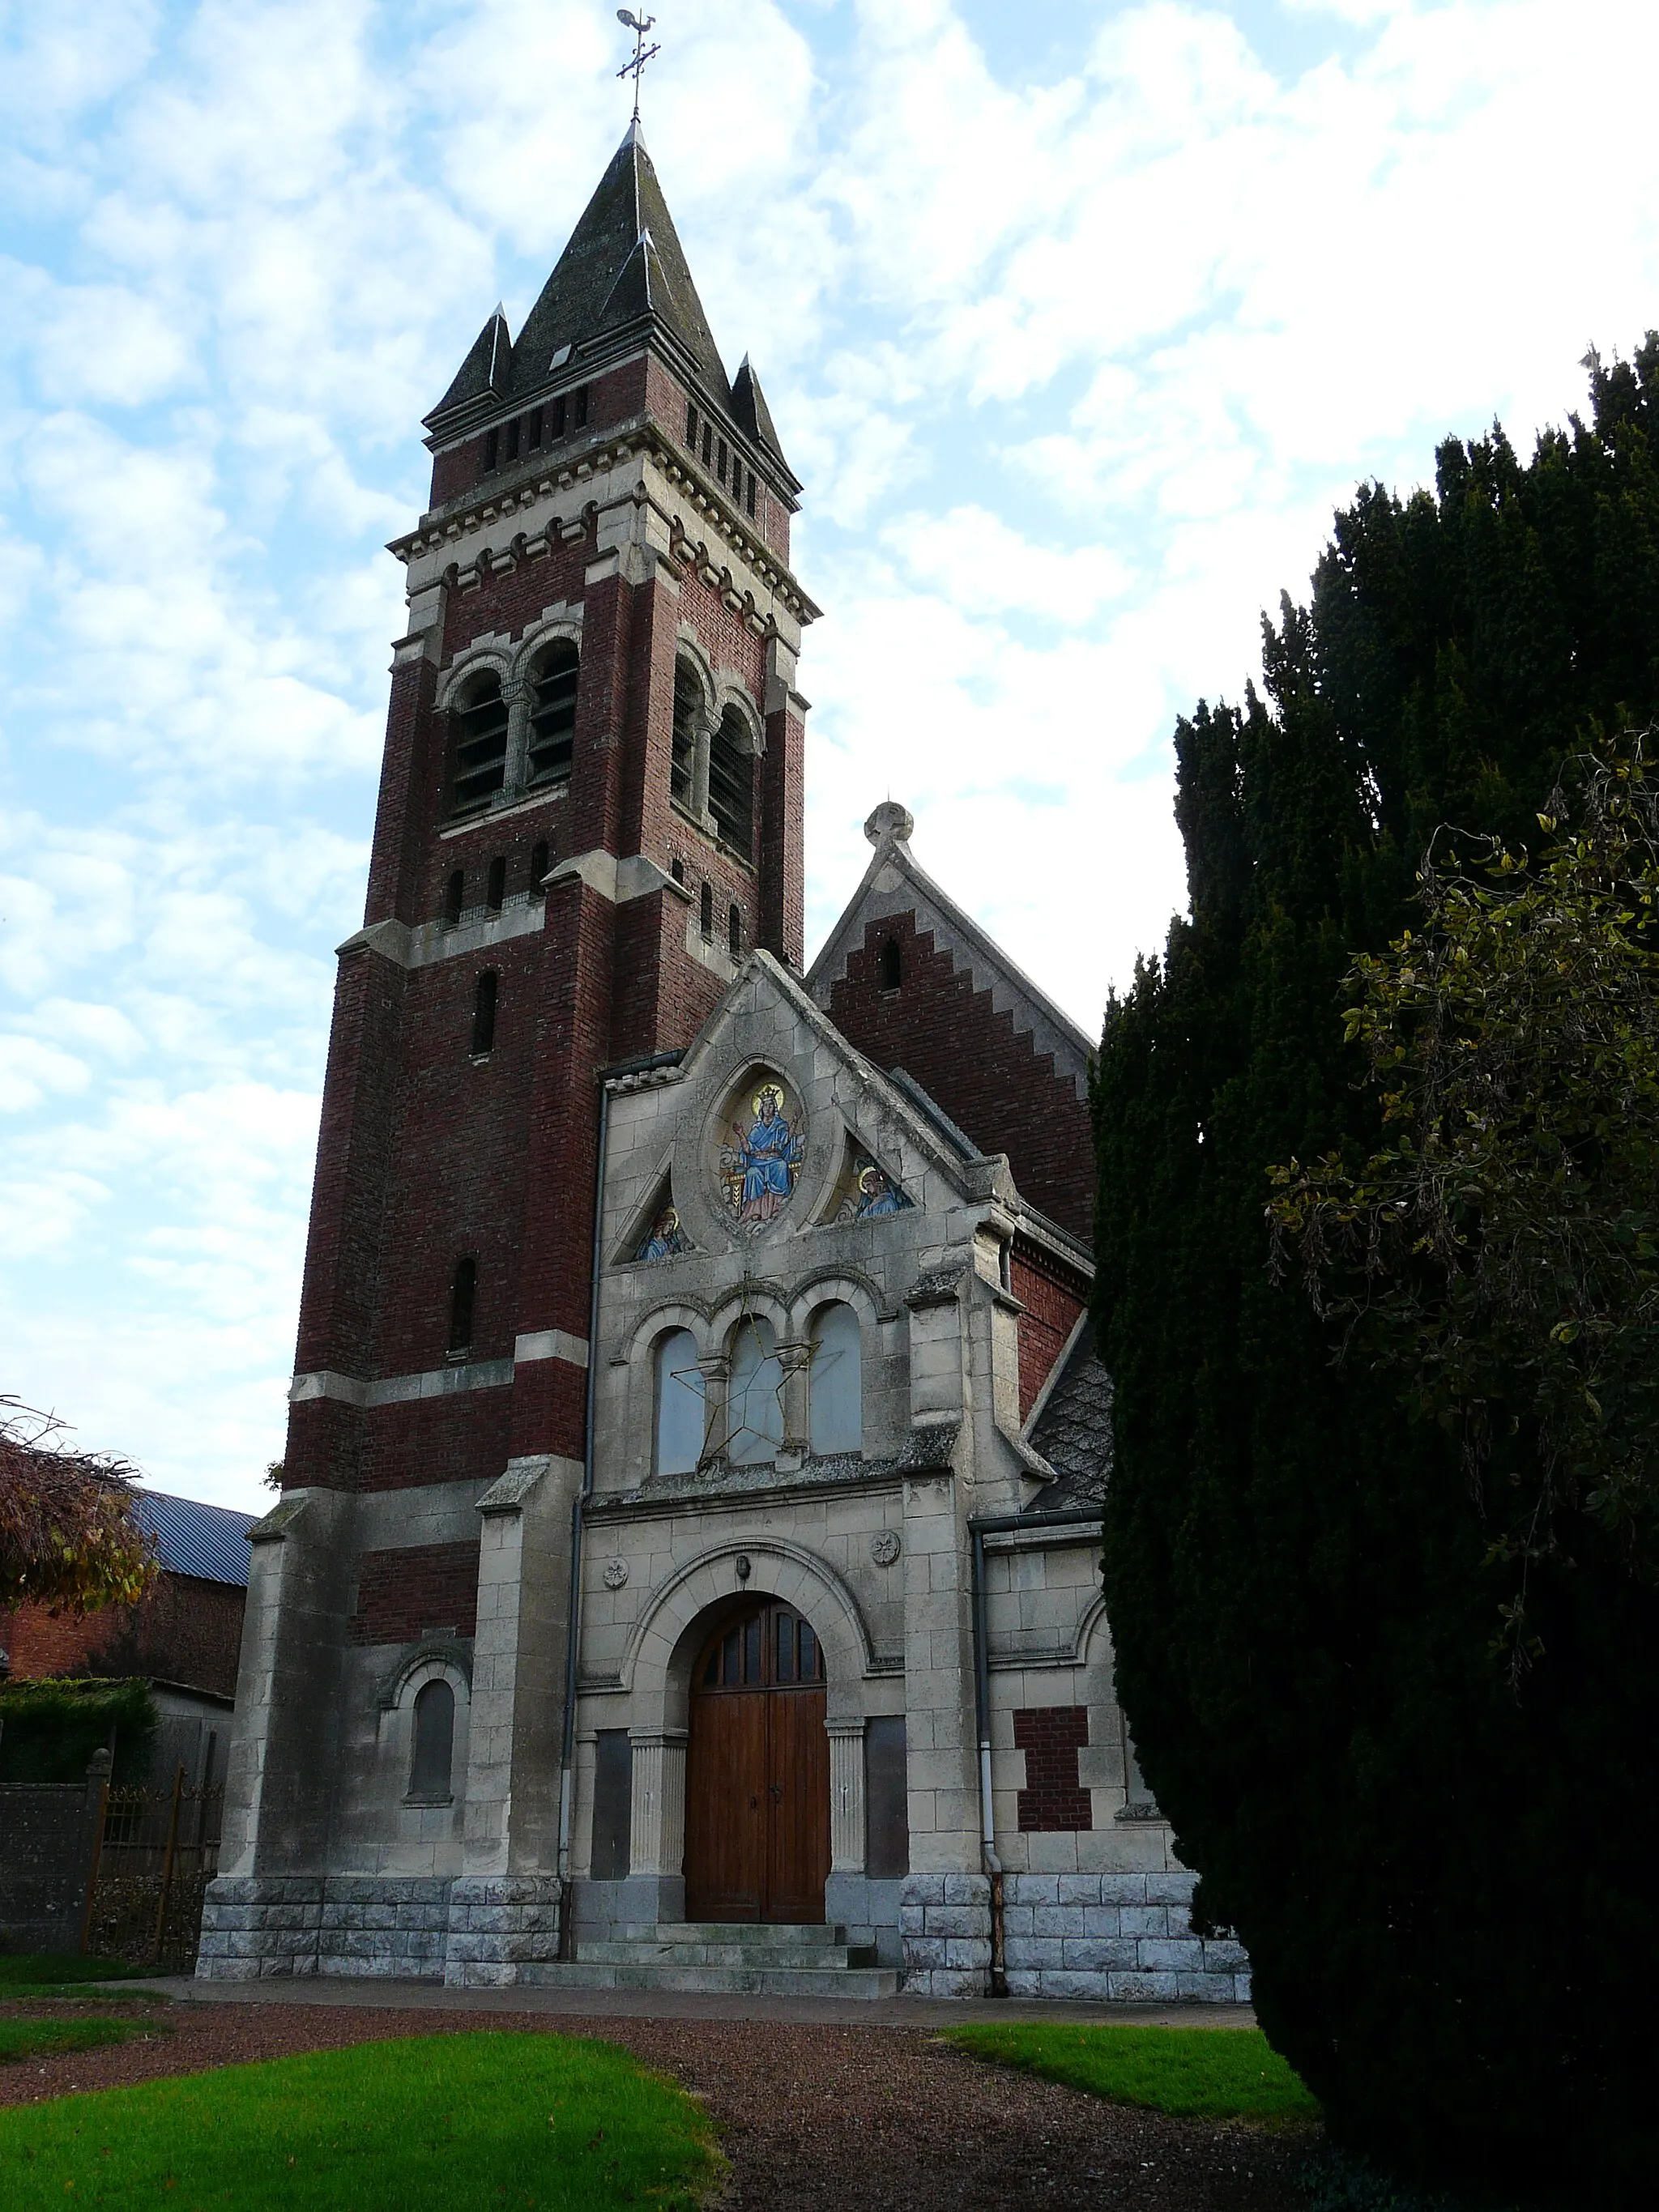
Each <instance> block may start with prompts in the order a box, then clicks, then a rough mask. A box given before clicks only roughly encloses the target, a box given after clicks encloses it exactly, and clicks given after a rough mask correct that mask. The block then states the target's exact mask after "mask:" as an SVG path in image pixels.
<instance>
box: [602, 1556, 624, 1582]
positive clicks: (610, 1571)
mask: <svg viewBox="0 0 1659 2212" xmlns="http://www.w3.org/2000/svg"><path fill="white" fill-rule="evenodd" d="M627 1580H628V1562H627V1560H626V1559H607V1560H606V1561H605V1588H606V1589H621V1588H622V1586H623V1583H625V1582H626V1581H627Z"/></svg>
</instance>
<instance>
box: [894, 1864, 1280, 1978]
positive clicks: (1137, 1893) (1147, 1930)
mask: <svg viewBox="0 0 1659 2212" xmlns="http://www.w3.org/2000/svg"><path fill="white" fill-rule="evenodd" d="M1197 1880H1198V1877H1197V1876H1196V1875H1193V1874H1188V1873H1185V1872H1182V1871H1176V1872H1173V1873H1169V1874H1011V1875H1007V1876H1006V1880H1005V1882H1004V1888H1003V1917H1004V1945H1005V1951H1006V1963H1007V1969H1008V1994H1009V1996H1017V1997H1068V1998H1072V1999H1074V2000H1083V2001H1085V2002H1094V2003H1098V2002H1101V2001H1102V2000H1104V2001H1106V2002H1109V2003H1114V2004H1174V2003H1176V2002H1183V2001H1184V2002H1194V2001H1196V2002H1200V2003H1203V2004H1248V2003H1249V1996H1250V1962H1249V1959H1248V1958H1247V1956H1246V1955H1245V1952H1244V1948H1243V1945H1242V1944H1240V1943H1235V1942H1230V1941H1227V1940H1225V1939H1222V1938H1218V1937H1215V1936H1208V1937H1200V1936H1195V1935H1194V1933H1193V1929H1192V1918H1191V1907H1192V1899H1193V1890H1194V1887H1195V1885H1196V1883H1197ZM907 1954H908V1947H907Z"/></svg>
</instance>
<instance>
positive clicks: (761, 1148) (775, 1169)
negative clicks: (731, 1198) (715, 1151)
mask: <svg viewBox="0 0 1659 2212" xmlns="http://www.w3.org/2000/svg"><path fill="white" fill-rule="evenodd" d="M755 1103H756V1107H757V1119H756V1121H755V1122H754V1124H753V1126H752V1127H750V1129H748V1130H747V1131H744V1130H743V1129H741V1128H738V1127H736V1126H735V1125H734V1126H733V1134H734V1135H735V1136H736V1138H737V1139H738V1144H737V1153H736V1163H737V1164H738V1166H740V1167H741V1168H742V1170H743V1197H742V1200H741V1202H740V1203H739V1206H738V1219H739V1220H740V1221H744V1222H748V1223H754V1224H758V1223H760V1222H763V1221H771V1220H774V1219H775V1218H776V1216H777V1215H778V1213H779V1212H780V1211H781V1209H782V1207H783V1206H784V1205H785V1204H786V1203H787V1200H788V1197H789V1194H790V1192H791V1191H792V1190H793V1188H794V1185H795V1168H796V1165H797V1164H798V1162H799V1159H800V1156H801V1154H802V1152H804V1151H805V1149H806V1139H805V1137H804V1136H799V1137H798V1136H797V1135H796V1134H795V1133H794V1131H793V1129H792V1128H791V1127H789V1124H788V1123H787V1121H785V1120H784V1118H783V1116H782V1115H781V1113H780V1112H779V1111H778V1108H779V1107H780V1105H781V1103H782V1101H781V1098H780V1097H779V1096H778V1093H777V1092H776V1091H773V1090H765V1091H762V1092H761V1094H760V1096H759V1097H758V1098H757V1100H756V1102H755Z"/></svg>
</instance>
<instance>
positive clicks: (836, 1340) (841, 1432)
mask: <svg viewBox="0 0 1659 2212" xmlns="http://www.w3.org/2000/svg"><path fill="white" fill-rule="evenodd" d="M810 1342H811V1361H810V1363H809V1364H808V1367H807V1370H806V1381H807V1396H806V1405H807V1424H808V1429H809V1432H810V1434H811V1440H812V1449H813V1451H814V1452H817V1453H823V1452H855V1451H858V1450H860V1449H862V1447H863V1443H864V1391H863V1376H862V1372H861V1367H860V1342H859V1317H858V1316H857V1315H856V1314H855V1313H854V1310H853V1309H852V1307H851V1306H849V1305H844V1304H840V1303H837V1304H834V1305H828V1306H820V1307H819V1309H818V1310H817V1313H816V1314H815V1315H814V1316H813V1319H812V1327H811V1334H810Z"/></svg>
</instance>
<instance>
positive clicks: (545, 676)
mask: <svg viewBox="0 0 1659 2212" xmlns="http://www.w3.org/2000/svg"><path fill="white" fill-rule="evenodd" d="M579 668H580V663H579V659H578V655H577V652H576V648H575V647H574V645H573V644H572V643H571V642H570V640H569V639H568V638H566V637H562V638H558V639H556V641H554V643H553V644H551V645H550V646H549V647H548V648H547V650H546V652H545V653H543V655H542V657H541V659H539V660H538V662H537V664H536V673H535V676H534V678H532V683H531V688H530V750H529V755H528V757H527V759H526V781H527V782H529V783H530V784H531V785H532V787H533V786H535V785H538V784H544V783H565V782H568V781H569V777H570V764H571V762H572V760H573V759H574V755H575V748H576V678H577V675H578V673H579Z"/></svg>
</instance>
